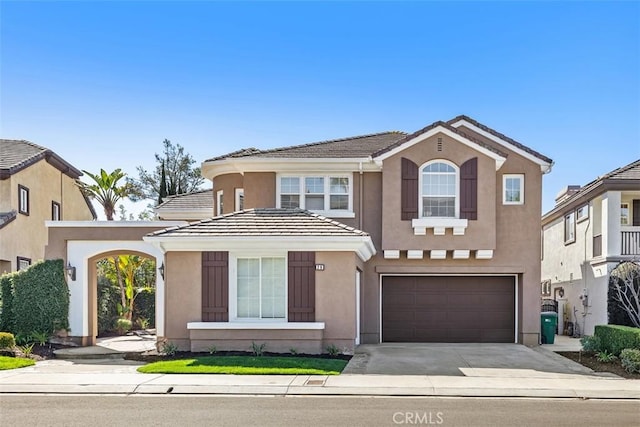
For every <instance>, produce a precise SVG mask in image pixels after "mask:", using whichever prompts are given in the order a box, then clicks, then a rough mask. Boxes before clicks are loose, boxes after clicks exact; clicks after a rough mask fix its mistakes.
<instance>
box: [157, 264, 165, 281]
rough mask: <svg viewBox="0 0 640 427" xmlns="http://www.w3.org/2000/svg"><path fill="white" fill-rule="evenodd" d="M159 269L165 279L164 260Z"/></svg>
mask: <svg viewBox="0 0 640 427" xmlns="http://www.w3.org/2000/svg"><path fill="white" fill-rule="evenodd" d="M158 271H159V272H160V276H161V277H162V280H164V262H162V264H161V265H160V267H158Z"/></svg>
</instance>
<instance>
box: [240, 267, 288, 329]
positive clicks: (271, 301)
mask: <svg viewBox="0 0 640 427" xmlns="http://www.w3.org/2000/svg"><path fill="white" fill-rule="evenodd" d="M286 280H287V279H286V261H285V258H283V257H262V258H237V276H236V295H237V297H236V317H237V318H238V319H254V320H255V319H285V318H286V307H287V301H286V289H287V286H286Z"/></svg>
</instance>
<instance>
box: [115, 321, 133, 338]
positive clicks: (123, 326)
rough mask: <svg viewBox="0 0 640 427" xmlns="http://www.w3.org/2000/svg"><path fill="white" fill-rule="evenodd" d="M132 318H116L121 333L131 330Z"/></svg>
mask: <svg viewBox="0 0 640 427" xmlns="http://www.w3.org/2000/svg"><path fill="white" fill-rule="evenodd" d="M131 326H132V324H131V320H129V319H118V320H116V330H117V331H118V333H119V334H120V335H124V334H126V333H127V332H129V331H130V330H131Z"/></svg>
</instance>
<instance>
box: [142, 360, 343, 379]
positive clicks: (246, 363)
mask: <svg viewBox="0 0 640 427" xmlns="http://www.w3.org/2000/svg"><path fill="white" fill-rule="evenodd" d="M345 366H347V361H346V360H342V359H316V358H311V357H278V356H262V357H254V356H204V357H196V358H192V359H179V360H166V361H160V362H153V363H149V364H148V365H144V366H141V367H139V368H138V372H142V373H146V374H236V375H338V374H340V372H342V370H343V369H344V367H345Z"/></svg>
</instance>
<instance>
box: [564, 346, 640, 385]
mask: <svg viewBox="0 0 640 427" xmlns="http://www.w3.org/2000/svg"><path fill="white" fill-rule="evenodd" d="M558 354H559V355H560V356H564V357H566V358H567V359H571V360H573V361H574V362H577V363H579V364H581V365H583V366H586V367H587V368H590V369H593V370H594V371H595V372H610V373H612V374H616V375H618V376H620V377H622V378H628V379H633V380H640V374H638V373H634V374H630V373H629V372H627V371H625V370H624V368H623V367H622V365H621V364H620V360H615V361H613V362H609V363H603V362H600V361H598V359H596V356H595V354H594V353H589V352H584V351H559V352H558Z"/></svg>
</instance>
